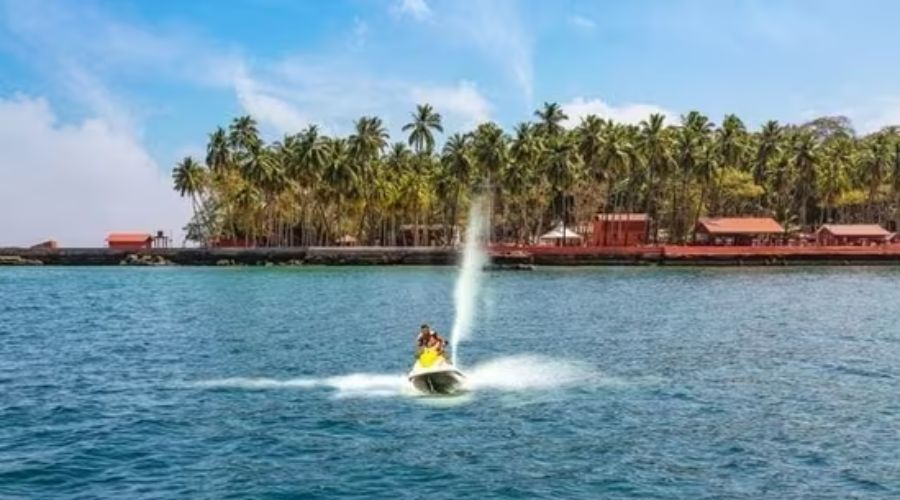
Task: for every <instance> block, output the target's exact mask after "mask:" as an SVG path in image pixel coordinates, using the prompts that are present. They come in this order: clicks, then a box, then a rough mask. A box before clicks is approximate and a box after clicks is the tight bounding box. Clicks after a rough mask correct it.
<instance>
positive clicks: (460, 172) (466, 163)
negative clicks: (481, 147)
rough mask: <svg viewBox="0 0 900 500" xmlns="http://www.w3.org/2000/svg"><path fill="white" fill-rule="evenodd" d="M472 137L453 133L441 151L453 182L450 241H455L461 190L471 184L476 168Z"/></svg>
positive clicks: (447, 172) (444, 165)
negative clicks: (473, 157)
mask: <svg viewBox="0 0 900 500" xmlns="http://www.w3.org/2000/svg"><path fill="white" fill-rule="evenodd" d="M470 142H471V141H470V139H469V137H467V136H464V135H461V134H453V135H451V136H450V137H449V138H448V139H447V142H446V143H445V144H444V149H443V150H442V151H441V164H442V165H443V167H444V171H445V172H446V174H447V176H448V177H449V178H450V179H451V180H452V182H453V202H452V206H451V209H450V224H449V226H450V227H449V228H448V229H449V231H448V234H449V241H453V238H454V231H455V227H456V219H457V210H458V209H459V196H460V192H461V190H462V189H463V188H464V187H466V186H468V185H469V182H470V179H471V177H472V173H473V170H474V161H473V159H472V151H471V144H470Z"/></svg>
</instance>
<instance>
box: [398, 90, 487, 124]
mask: <svg viewBox="0 0 900 500" xmlns="http://www.w3.org/2000/svg"><path fill="white" fill-rule="evenodd" d="M412 98H413V100H414V101H415V102H416V103H429V104H431V105H432V106H434V107H435V109H437V110H438V111H439V112H440V113H442V114H444V115H448V116H450V117H451V119H452V118H454V117H456V118H459V119H460V120H461V121H462V122H463V123H462V126H463V127H465V128H472V127H474V126H476V125H478V124H479V123H482V122H486V121H488V120H490V119H491V105H490V103H488V101H487V99H485V98H484V96H482V95H481V94H480V93H479V92H478V89H477V88H476V87H475V84H473V83H471V82H467V81H461V82H459V84H458V85H456V86H455V87H415V88H413V89H412Z"/></svg>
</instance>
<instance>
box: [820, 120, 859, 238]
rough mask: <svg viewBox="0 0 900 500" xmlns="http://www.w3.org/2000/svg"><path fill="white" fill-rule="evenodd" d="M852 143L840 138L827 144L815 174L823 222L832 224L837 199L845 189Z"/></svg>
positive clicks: (851, 160) (845, 138) (848, 139)
mask: <svg viewBox="0 0 900 500" xmlns="http://www.w3.org/2000/svg"><path fill="white" fill-rule="evenodd" d="M852 155H853V141H852V140H851V139H850V138H848V137H841V138H838V139H836V140H834V141H831V143H829V144H828V146H827V148H826V149H825V151H824V155H823V156H824V158H823V161H822V162H821V163H820V164H819V172H818V173H817V174H816V181H817V191H818V194H819V197H820V200H821V205H822V208H824V210H823V212H822V220H823V222H833V219H834V207H835V204H836V203H837V200H838V197H840V195H841V193H842V192H843V191H844V190H845V189H846V188H847V170H848V169H849V168H850V165H851V164H852V162H853V157H852Z"/></svg>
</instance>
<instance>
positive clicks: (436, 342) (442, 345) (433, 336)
mask: <svg viewBox="0 0 900 500" xmlns="http://www.w3.org/2000/svg"><path fill="white" fill-rule="evenodd" d="M426 347H431V348H433V349H435V350H436V351H437V352H438V354H441V355H443V354H444V350H445V349H446V347H447V341H446V340H444V338H443V337H441V336H440V335H438V332H436V331H434V330H432V329H431V327H430V326H428V324H423V325H422V326H421V327H419V336H418V337H416V355H419V354H421V353H422V349H425V348H426Z"/></svg>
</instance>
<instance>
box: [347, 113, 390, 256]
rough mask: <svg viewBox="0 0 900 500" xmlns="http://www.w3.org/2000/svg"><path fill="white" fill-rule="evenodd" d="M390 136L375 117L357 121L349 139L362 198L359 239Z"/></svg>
mask: <svg viewBox="0 0 900 500" xmlns="http://www.w3.org/2000/svg"><path fill="white" fill-rule="evenodd" d="M389 139H390V136H389V135H388V133H387V130H386V129H385V127H384V124H383V123H382V121H381V118H378V117H375V116H364V117H362V118H360V119H359V120H357V121H356V131H355V133H354V134H352V135H351V136H350V138H349V139H348V142H349V146H350V155H351V158H352V159H351V164H352V165H353V166H354V167H355V168H356V171H357V172H356V175H357V178H358V181H359V188H360V191H361V193H360V194H361V195H362V196H361V198H362V203H363V206H362V210H361V211H360V218H359V224H358V226H357V235H356V236H357V239H361V238H362V235H363V230H364V229H365V221H366V218H367V216H368V215H369V214H368V211H369V208H370V207H369V205H370V195H371V189H370V188H371V187H372V184H373V182H374V180H375V178H376V172H375V165H377V161H378V159H379V157H380V155H381V152H382V151H383V150H384V149H385V148H386V147H387V145H388V141H389Z"/></svg>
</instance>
